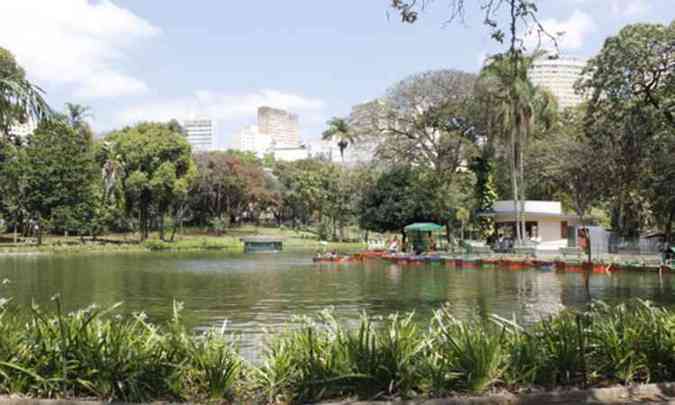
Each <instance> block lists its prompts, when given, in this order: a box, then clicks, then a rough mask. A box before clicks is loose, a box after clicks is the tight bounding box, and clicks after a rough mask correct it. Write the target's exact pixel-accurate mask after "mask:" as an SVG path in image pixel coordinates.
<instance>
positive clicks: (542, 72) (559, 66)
mask: <svg viewBox="0 0 675 405" xmlns="http://www.w3.org/2000/svg"><path fill="white" fill-rule="evenodd" d="M584 66H586V60H585V59H582V58H578V57H574V56H562V55H561V56H559V57H556V58H553V57H549V56H545V57H541V58H538V59H536V60H535V61H534V62H533V63H532V67H531V68H530V71H529V72H528V73H529V77H530V81H531V82H532V84H534V85H537V86H542V87H547V88H548V89H550V90H551V92H552V93H553V94H554V95H555V96H556V97H557V99H558V106H559V107H560V109H561V110H562V109H564V108H567V107H574V106H577V105H579V104H581V102H582V101H583V96H582V95H581V94H576V92H575V91H574V83H576V81H577V80H579V79H580V78H581V71H582V70H583V68H584Z"/></svg>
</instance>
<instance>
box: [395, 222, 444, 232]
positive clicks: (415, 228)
mask: <svg viewBox="0 0 675 405" xmlns="http://www.w3.org/2000/svg"><path fill="white" fill-rule="evenodd" d="M443 229H444V228H443V225H438V224H434V223H431V222H418V223H415V224H410V225H408V226H406V227H405V228H403V230H404V231H406V232H437V231H442V230H443Z"/></svg>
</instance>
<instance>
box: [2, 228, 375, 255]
mask: <svg viewBox="0 0 675 405" xmlns="http://www.w3.org/2000/svg"><path fill="white" fill-rule="evenodd" d="M262 235H265V236H274V237H280V238H282V239H283V240H284V246H283V249H284V250H291V251H292V250H304V251H309V250H312V251H313V250H316V249H317V248H318V247H319V246H320V245H319V240H318V239H317V237H316V235H315V234H313V233H311V232H307V231H300V230H291V229H280V228H271V227H253V226H244V227H241V228H234V229H232V230H230V231H228V232H225V233H223V234H222V235H214V234H211V233H208V232H203V231H197V230H188V231H187V232H185V233H184V234H180V235H176V239H175V240H174V241H162V240H161V239H159V237H157V238H152V239H147V240H145V241H143V242H140V241H139V240H138V235H137V234H111V235H104V236H100V237H97V238H96V239H95V240H92V239H91V238H87V239H86V240H85V242H84V243H83V242H82V240H81V239H80V237H77V236H71V237H69V238H65V237H63V236H49V237H45V238H44V240H43V242H42V244H41V245H37V244H35V243H25V242H21V243H9V242H8V241H11V239H12V235H11V234H7V235H0V237H3V236H4V238H2V239H3V240H4V241H6V242H5V243H2V242H0V256H3V255H31V254H90V253H118V252H119V253H136V252H148V251H150V252H160V251H163V252H170V251H171V252H191V251H192V252H194V251H213V250H223V251H231V252H243V250H244V247H243V244H242V243H241V241H240V238H242V237H247V236H262ZM366 247H367V245H366V244H365V243H360V242H351V241H350V242H335V241H331V242H328V244H327V245H325V248H326V249H330V250H332V249H335V250H338V251H341V252H355V251H359V250H363V249H365V248H366Z"/></svg>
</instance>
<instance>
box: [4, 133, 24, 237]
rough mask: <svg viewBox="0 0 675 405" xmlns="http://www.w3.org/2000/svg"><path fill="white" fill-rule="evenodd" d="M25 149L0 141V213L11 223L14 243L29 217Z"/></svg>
mask: <svg viewBox="0 0 675 405" xmlns="http://www.w3.org/2000/svg"><path fill="white" fill-rule="evenodd" d="M24 155H25V150H24V148H21V147H19V146H18V145H16V144H14V143H12V142H2V141H0V162H2V163H0V196H1V198H0V212H1V213H2V214H3V219H5V220H9V221H11V223H12V225H13V229H14V243H16V242H17V236H18V229H19V227H20V226H21V224H22V223H23V222H24V220H25V219H26V217H27V211H26V187H27V186H26V171H25V170H24V165H25V164H26V159H25V156H24Z"/></svg>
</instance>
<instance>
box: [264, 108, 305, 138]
mask: <svg viewBox="0 0 675 405" xmlns="http://www.w3.org/2000/svg"><path fill="white" fill-rule="evenodd" d="M258 130H259V131H260V133H262V134H269V135H270V136H271V137H272V140H273V141H274V142H275V143H276V144H277V145H284V146H297V145H299V144H300V124H299V121H298V116H297V114H292V113H289V112H288V111H284V110H279V109H276V108H271V107H260V108H258Z"/></svg>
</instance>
